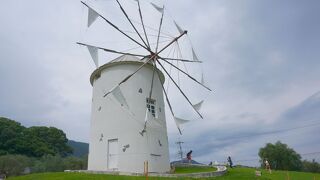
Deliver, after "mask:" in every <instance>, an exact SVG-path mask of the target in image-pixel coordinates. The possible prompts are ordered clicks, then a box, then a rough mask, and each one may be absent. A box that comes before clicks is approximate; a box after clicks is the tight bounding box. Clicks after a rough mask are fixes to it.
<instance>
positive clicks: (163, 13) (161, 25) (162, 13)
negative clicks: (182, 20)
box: [151, 3, 164, 53]
mask: <svg viewBox="0 0 320 180" xmlns="http://www.w3.org/2000/svg"><path fill="white" fill-rule="evenodd" d="M151 4H152V3H151ZM153 6H155V5H154V4H153ZM163 14H164V11H163V10H162V15H161V19H160V25H159V31H158V37H157V46H156V53H157V51H158V47H159V38H160V31H161V27H162V21H163Z"/></svg>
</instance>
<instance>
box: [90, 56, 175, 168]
mask: <svg viewBox="0 0 320 180" xmlns="http://www.w3.org/2000/svg"><path fill="white" fill-rule="evenodd" d="M140 65H141V63H139V62H131V63H126V62H118V65H113V66H110V67H107V68H105V69H103V70H102V71H101V77H100V78H98V79H96V80H95V81H94V82H93V102H92V115H91V132H90V146H89V162H88V169H89V170H102V171H103V170H108V167H107V151H108V147H107V144H108V139H118V145H119V147H118V148H119V149H118V152H119V156H118V157H119V159H118V170H119V171H122V172H143V164H144V161H146V160H147V161H148V162H149V171H150V172H152V171H154V172H167V171H169V170H170V165H169V148H168V137H167V128H166V121H165V111H164V101H163V93H162V87H161V84H160V81H159V78H158V76H157V74H155V79H154V88H153V93H152V99H155V100H156V106H157V107H156V110H157V114H158V118H157V119H156V120H155V121H157V122H151V121H150V124H148V125H147V133H146V134H145V135H144V136H141V135H140V134H139V132H140V131H141V130H142V129H143V125H144V119H145V112H146V98H147V97H148V96H149V91H150V85H151V78H152V68H151V66H150V65H148V66H145V67H143V68H142V69H141V70H140V71H139V72H138V73H136V74H135V75H134V76H133V77H131V78H130V79H129V80H128V81H127V82H125V83H123V84H122V85H121V86H120V88H121V91H122V93H123V95H124V97H125V98H126V100H127V103H128V105H129V108H130V109H129V111H128V110H126V109H125V108H123V107H121V106H120V104H119V103H118V102H117V101H116V100H115V99H114V98H113V97H112V95H108V96H107V97H103V95H104V93H106V92H108V91H109V90H110V89H112V88H113V87H114V86H115V85H116V84H118V83H119V82H120V81H121V80H123V79H124V78H125V77H126V76H127V75H129V74H131V73H132V72H133V71H135V70H136V69H137V68H138V67H139V66H140ZM140 88H142V90H143V92H142V93H139V92H138V90H139V89H140ZM99 107H101V110H100V111H99V110H98V109H99ZM159 108H161V112H160V111H159ZM101 134H103V140H102V141H100V136H101ZM159 140H160V141H161V144H162V146H160V145H159V142H158V141H159ZM127 144H129V145H130V147H129V148H127V149H126V151H125V152H123V151H122V149H123V146H125V145H127ZM151 154H157V155H161V156H152V155H151Z"/></svg>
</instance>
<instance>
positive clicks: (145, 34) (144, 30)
mask: <svg viewBox="0 0 320 180" xmlns="http://www.w3.org/2000/svg"><path fill="white" fill-rule="evenodd" d="M135 1H136V2H137V3H138V8H139V16H140V21H141V25H142V29H143V32H144V36H145V38H146V41H147V44H148V47H149V48H151V47H150V43H149V39H148V36H147V31H146V28H145V26H144V22H143V16H142V12H141V7H140V1H139V0H135Z"/></svg>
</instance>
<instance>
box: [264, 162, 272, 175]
mask: <svg viewBox="0 0 320 180" xmlns="http://www.w3.org/2000/svg"><path fill="white" fill-rule="evenodd" d="M264 164H265V166H266V170H267V171H269V173H270V174H271V166H270V163H269V161H268V160H267V159H266V160H265V161H264Z"/></svg>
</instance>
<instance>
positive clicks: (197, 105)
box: [192, 100, 203, 111]
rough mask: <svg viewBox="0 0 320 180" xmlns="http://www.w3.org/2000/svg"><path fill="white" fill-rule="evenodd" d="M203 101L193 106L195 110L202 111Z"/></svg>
mask: <svg viewBox="0 0 320 180" xmlns="http://www.w3.org/2000/svg"><path fill="white" fill-rule="evenodd" d="M202 103H203V100H202V101H200V102H198V103H197V104H194V105H192V106H193V108H195V109H196V110H198V111H200V109H201V106H202Z"/></svg>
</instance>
